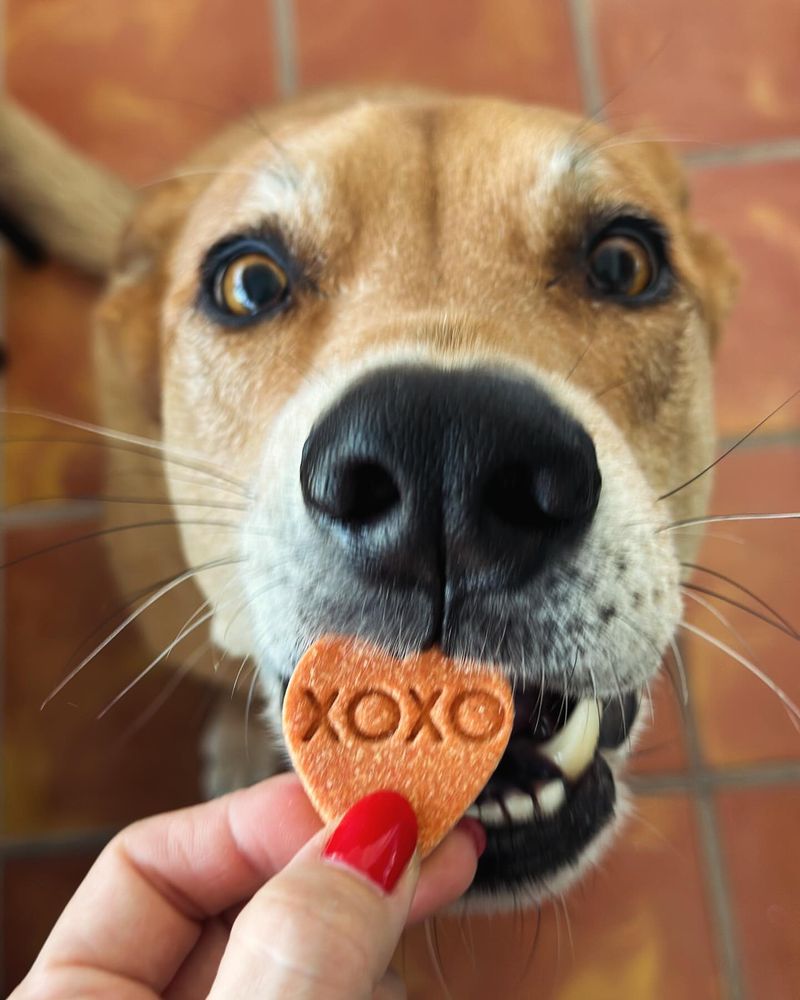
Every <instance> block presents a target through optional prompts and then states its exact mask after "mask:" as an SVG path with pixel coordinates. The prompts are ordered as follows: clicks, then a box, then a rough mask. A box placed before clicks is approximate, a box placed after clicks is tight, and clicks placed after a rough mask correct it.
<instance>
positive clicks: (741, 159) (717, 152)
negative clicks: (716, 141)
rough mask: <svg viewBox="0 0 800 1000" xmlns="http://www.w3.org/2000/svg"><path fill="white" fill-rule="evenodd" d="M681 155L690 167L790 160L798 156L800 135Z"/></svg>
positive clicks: (747, 164) (722, 146) (742, 164)
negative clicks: (799, 136) (798, 137)
mask: <svg viewBox="0 0 800 1000" xmlns="http://www.w3.org/2000/svg"><path fill="white" fill-rule="evenodd" d="M681 159H682V160H683V162H684V163H685V164H686V165H687V166H688V167H691V168H692V169H693V170H709V169H713V168H714V167H727V166H732V167H735V166H756V165H761V164H769V163H791V162H793V161H796V160H800V139H765V140H763V141H761V142H745V143H737V144H731V145H719V146H717V147H714V146H709V147H708V148H706V149H700V150H696V151H690V152H686V153H683V154H682V156H681Z"/></svg>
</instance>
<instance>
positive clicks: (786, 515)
mask: <svg viewBox="0 0 800 1000" xmlns="http://www.w3.org/2000/svg"><path fill="white" fill-rule="evenodd" d="M799 519H800V511H785V512H783V513H772V514H770V513H766V514H711V515H709V516H708V517H693V518H689V519H687V520H686V521H675V523H674V524H667V525H664V527H662V528H657V529H656V534H659V533H660V532H662V531H674V530H675V529H676V528H689V527H691V526H693V525H696V524H718V523H719V522H721V521H797V520H799Z"/></svg>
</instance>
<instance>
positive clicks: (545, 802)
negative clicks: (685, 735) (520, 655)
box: [466, 691, 640, 828]
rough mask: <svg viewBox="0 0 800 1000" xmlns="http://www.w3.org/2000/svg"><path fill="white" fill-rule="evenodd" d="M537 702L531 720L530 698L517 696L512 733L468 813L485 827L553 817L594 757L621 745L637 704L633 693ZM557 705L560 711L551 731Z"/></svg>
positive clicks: (542, 696)
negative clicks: (597, 698) (606, 697)
mask: <svg viewBox="0 0 800 1000" xmlns="http://www.w3.org/2000/svg"><path fill="white" fill-rule="evenodd" d="M537 697H538V709H537V710H536V711H537V714H536V716H535V717H533V718H532V717H531V698H530V696H528V695H525V694H523V695H519V694H518V695H516V696H515V723H514V731H513V732H512V735H511V739H510V740H509V744H508V747H507V748H506V750H505V753H504V754H503V757H502V758H501V760H500V762H499V764H498V765H497V768H496V769H495V771H494V773H493V774H492V776H491V778H490V779H489V781H488V782H487V783H486V785H485V786H484V788H483V789H482V790H481V792H480V794H479V795H478V797H477V798H476V800H475V802H474V803H473V804H472V805H471V806H470V808H469V809H468V810H467V812H466V815H467V816H469V817H471V818H473V819H479V820H481V822H483V824H484V826H487V827H490V828H491V827H499V826H518V825H528V824H533V823H537V822H541V821H542V820H543V819H545V818H548V817H551V816H553V815H554V814H555V813H556V812H557V811H558V810H560V809H561V808H562V807H563V806H564V804H565V803H566V802H567V800H568V799H569V798H570V797H571V795H572V794H573V792H574V789H575V786H576V785H577V784H578V783H579V782H580V781H581V779H582V778H583V776H584V775H585V774H586V772H587V771H588V770H589V769H590V768H591V766H592V765H593V763H594V762H595V761H596V758H597V756H598V754H602V753H603V752H604V751H613V750H617V749H618V748H619V747H620V746H621V745H622V744H623V743H624V742H625V740H626V739H627V737H628V733H629V732H630V730H631V727H632V726H633V724H634V722H635V719H636V715H637V713H638V709H639V703H640V697H639V694H638V692H635V691H629V692H626V693H624V694H620V695H619V696H618V697H616V698H608V699H603V700H600V701H596V700H594V699H589V698H585V699H582V700H580V701H577V702H573V703H569V702H568V701H567V699H565V698H564V696H561V695H555V694H552V693H551V694H549V695H545V694H544V693H540V694H539V695H538V696H537ZM557 701H560V705H561V708H560V709H559V710H558V712H559V714H558V715H556V716H555V721H556V725H555V726H553V721H554V714H553V713H554V706H555V705H556V702H557ZM565 706H568V707H565ZM543 734H544V735H546V737H547V738H543Z"/></svg>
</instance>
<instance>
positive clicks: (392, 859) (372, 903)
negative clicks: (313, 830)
mask: <svg viewBox="0 0 800 1000" xmlns="http://www.w3.org/2000/svg"><path fill="white" fill-rule="evenodd" d="M416 845H417V820H416V816H415V815H414V812H413V810H412V808H411V806H410V805H409V804H408V802H407V801H406V799H404V798H403V796H402V795H398V794H397V793H396V792H375V793H373V794H372V795H368V796H366V798H363V799H361V801H360V802H357V803H356V804H355V805H354V806H353V807H352V808H351V809H350V810H349V811H348V812H347V813H345V815H344V817H343V819H342V820H341V822H340V823H339V825H338V826H337V827H336V829H335V830H334V831H333V834H331V833H330V831H327V832H326V831H321V832H320V833H319V834H317V836H315V837H314V838H312V839H311V840H310V841H309V842H308V843H307V844H306V845H305V846H304V847H303V849H302V850H301V851H299V852H298V854H297V855H295V857H294V858H293V859H292V861H291V862H290V863H289V864H288V865H287V866H286V868H284V869H283V871H281V872H280V873H279V874H278V875H276V876H275V877H274V878H273V879H271V881H269V882H268V883H267V884H266V885H265V886H264V887H263V888H262V889H261V890H260V891H259V892H258V893H256V895H255V896H254V897H253V898H252V899H251V900H250V902H249V903H248V904H247V906H246V907H245V908H244V909H243V910H242V912H241V913H240V914H239V916H238V917H237V919H236V922H235V923H234V925H233V928H232V930H231V934H230V939H229V942H228V947H227V948H226V950H225V954H224V956H223V959H222V962H221V963H220V967H219V972H218V974H217V978H216V980H215V982H214V985H213V987H212V990H211V993H210V994H209V998H210V1000H230V998H233V997H237V998H238V997H243V996H248V997H258V998H259V1000H270V998H273V997H275V998H278V997H281V998H285V997H289V996H290V997H292V998H294V1000H304V998H306V997H308V998H311V997H313V998H314V1000H354V998H362V997H364V998H369V997H372V995H373V992H374V990H375V988H376V986H377V984H378V983H379V982H380V980H381V979H382V977H383V975H384V973H385V972H386V969H387V967H388V965H389V962H390V961H391V958H392V954H393V953H394V950H395V948H396V946H397V942H398V941H399V939H400V935H401V933H402V931H403V927H404V926H405V922H406V919H407V917H408V912H409V909H410V907H411V900H412V897H413V895H414V889H415V888H416V884H417V879H418V878H419V856H418V854H417V852H416Z"/></svg>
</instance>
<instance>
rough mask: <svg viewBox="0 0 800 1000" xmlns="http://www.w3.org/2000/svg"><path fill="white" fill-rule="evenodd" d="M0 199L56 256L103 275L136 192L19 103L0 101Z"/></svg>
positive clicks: (131, 207)
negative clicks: (90, 161)
mask: <svg viewBox="0 0 800 1000" xmlns="http://www.w3.org/2000/svg"><path fill="white" fill-rule="evenodd" d="M0 201H2V203H3V204H4V205H6V206H7V207H8V209H9V210H11V211H12V212H13V213H14V214H15V215H16V216H18V217H19V218H20V219H22V220H24V222H25V224H26V226H28V228H29V229H30V231H31V232H32V233H33V235H34V236H36V237H37V238H38V239H39V240H40V241H41V242H42V244H43V245H44V246H45V247H47V248H48V249H49V250H50V251H51V252H52V253H53V255H54V256H56V257H60V258H63V259H64V260H68V261H70V262H71V263H74V264H76V265H77V266H78V267H80V268H81V269H82V270H85V271H87V272H88V273H89V274H95V275H105V274H107V273H108V270H109V268H110V267H111V262H112V260H113V258H114V255H115V252H116V247H117V244H118V242H119V237H120V233H121V231H122V226H123V224H124V222H125V220H126V219H127V218H128V216H129V215H130V213H131V211H132V210H133V205H134V196H133V193H132V192H131V191H130V190H129V189H128V187H127V186H126V185H125V184H123V183H122V182H121V181H120V180H118V179H117V178H116V177H113V176H112V175H111V174H109V173H107V172H106V171H105V170H102V169H101V168H100V167H98V166H95V165H94V164H91V163H88V162H87V161H86V160H85V159H84V158H83V157H81V156H80V155H79V154H78V153H77V152H76V151H75V150H73V149H71V148H70V147H69V146H68V145H67V144H66V143H65V142H64V141H63V140H61V139H59V137H58V136H57V135H56V134H55V133H54V132H52V131H51V130H50V129H48V128H47V127H46V126H44V125H42V124H41V123H40V122H37V121H35V120H34V119H32V118H31V117H30V116H29V115H27V114H25V112H24V111H23V110H22V109H20V108H18V107H17V106H16V105H14V104H12V103H10V102H0Z"/></svg>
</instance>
